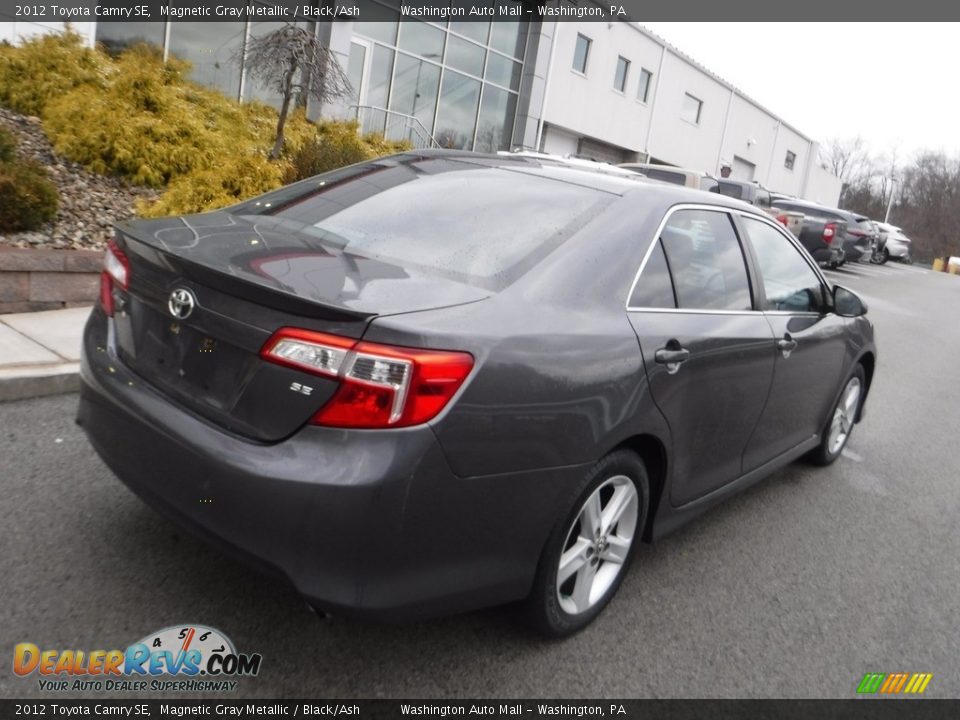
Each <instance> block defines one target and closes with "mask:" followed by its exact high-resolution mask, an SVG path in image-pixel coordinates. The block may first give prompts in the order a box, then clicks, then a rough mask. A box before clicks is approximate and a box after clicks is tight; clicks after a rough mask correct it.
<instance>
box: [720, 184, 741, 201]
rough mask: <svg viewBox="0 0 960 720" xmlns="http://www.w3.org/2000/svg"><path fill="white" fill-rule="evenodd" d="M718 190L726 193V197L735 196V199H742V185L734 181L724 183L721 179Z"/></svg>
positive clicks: (723, 193)
mask: <svg viewBox="0 0 960 720" xmlns="http://www.w3.org/2000/svg"><path fill="white" fill-rule="evenodd" d="M719 192H720V194H721V195H726V196H727V197H732V198H736V199H737V200H743V186H742V185H737V184H735V183H725V182H723V181H722V180H721V181H720V188H719Z"/></svg>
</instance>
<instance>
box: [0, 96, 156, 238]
mask: <svg viewBox="0 0 960 720" xmlns="http://www.w3.org/2000/svg"><path fill="white" fill-rule="evenodd" d="M0 125H2V126H3V127H5V128H7V129H9V130H11V131H12V132H13V134H14V136H15V137H16V139H17V143H18V145H17V153H18V154H19V155H20V156H21V157H25V158H31V159H33V160H36V161H37V162H39V163H41V164H42V165H43V166H44V167H46V168H47V171H48V172H49V173H50V180H51V181H52V182H53V184H54V185H56V186H57V190H58V191H59V192H60V204H59V208H58V210H57V218H56V220H55V221H54V222H52V223H50V224H49V225H48V226H46V227H44V228H43V229H42V230H40V231H39V232H37V231H34V232H22V233H10V234H2V233H0V246H7V247H19V248H53V249H73V250H100V249H103V247H104V246H105V244H106V242H107V240H108V239H110V238H111V237H112V236H113V230H112V229H111V225H112V224H113V223H114V222H117V221H119V220H124V219H126V218H128V217H131V216H132V215H133V214H134V213H133V202H134V200H136V199H137V198H141V197H143V198H154V197H156V196H157V193H156V191H154V190H150V189H148V188H142V187H133V186H130V185H127V184H125V183H123V182H122V181H120V180H118V179H116V178H112V177H105V176H103V175H96V174H94V173H91V172H88V171H87V170H84V169H83V167H81V166H80V165H78V164H77V163H74V162H70V161H69V160H65V159H64V158H61V157H58V156H57V155H56V154H54V152H53V149H52V148H51V147H50V141H49V140H47V136H46V135H44V133H43V128H42V125H41V123H40V119H39V118H35V117H25V116H23V115H18V114H17V113H14V112H12V111H10V110H7V109H6V108H0Z"/></svg>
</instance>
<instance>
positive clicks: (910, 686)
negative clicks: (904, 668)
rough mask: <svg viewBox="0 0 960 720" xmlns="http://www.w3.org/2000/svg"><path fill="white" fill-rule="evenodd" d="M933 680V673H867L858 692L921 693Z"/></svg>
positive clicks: (858, 686) (887, 693) (882, 693)
mask: <svg viewBox="0 0 960 720" xmlns="http://www.w3.org/2000/svg"><path fill="white" fill-rule="evenodd" d="M931 680H933V673H890V674H887V673H866V674H865V675H864V676H863V679H862V680H861V681H860V684H859V685H857V692H858V693H860V694H867V695H872V694H874V693H880V694H881V695H897V694H899V693H901V692H903V693H907V694H910V695H921V694H923V692H924V691H925V690H926V689H927V685H929V684H930V681H931Z"/></svg>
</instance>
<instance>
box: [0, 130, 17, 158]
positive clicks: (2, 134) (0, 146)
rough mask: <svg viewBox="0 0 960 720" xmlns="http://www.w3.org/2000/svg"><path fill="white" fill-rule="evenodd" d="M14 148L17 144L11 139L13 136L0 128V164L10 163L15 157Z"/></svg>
mask: <svg viewBox="0 0 960 720" xmlns="http://www.w3.org/2000/svg"><path fill="white" fill-rule="evenodd" d="M16 147H17V143H16V141H15V140H14V139H13V135H12V134H11V133H10V132H8V131H7V130H6V129H4V128H2V127H0V162H12V161H13V159H14V157H15V153H14V149H15V148H16Z"/></svg>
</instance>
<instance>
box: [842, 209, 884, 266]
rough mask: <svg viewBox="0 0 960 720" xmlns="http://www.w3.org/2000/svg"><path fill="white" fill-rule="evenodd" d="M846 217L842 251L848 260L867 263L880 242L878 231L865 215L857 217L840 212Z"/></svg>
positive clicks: (843, 211) (847, 212)
mask: <svg viewBox="0 0 960 720" xmlns="http://www.w3.org/2000/svg"><path fill="white" fill-rule="evenodd" d="M839 212H841V213H844V214H845V215H846V216H847V236H846V239H845V240H844V245H843V250H844V253H845V254H846V256H847V259H848V260H861V261H863V262H867V261H869V260H870V259H871V256H872V254H873V249H874V247H876V245H877V243H879V242H880V231H879V229H878V228H877V226H876V223H874V222H873V220H871V219H870V218H868V217H867V216H866V215H858V214H857V213H852V212H849V211H847V210H840V211H839Z"/></svg>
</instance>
